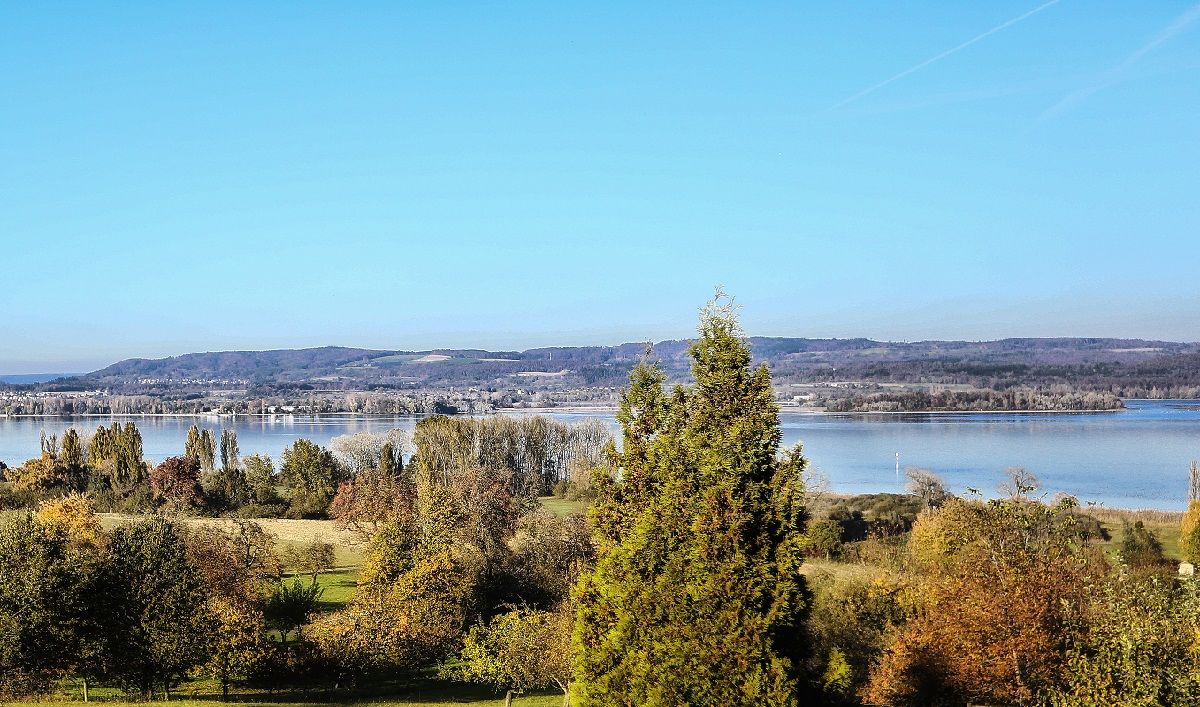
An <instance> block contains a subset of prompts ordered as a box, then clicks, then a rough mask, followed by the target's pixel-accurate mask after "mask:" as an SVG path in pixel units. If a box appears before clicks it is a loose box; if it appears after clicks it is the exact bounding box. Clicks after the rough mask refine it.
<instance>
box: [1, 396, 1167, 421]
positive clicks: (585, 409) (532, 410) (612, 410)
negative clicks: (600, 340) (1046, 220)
mask: <svg viewBox="0 0 1200 707" xmlns="http://www.w3.org/2000/svg"><path fill="white" fill-rule="evenodd" d="M1131 400H1132V398H1131ZM1139 400H1140V398H1139ZM1173 400H1178V401H1180V402H1182V401H1185V400H1189V401H1190V399H1188V398H1178V399H1176V398H1163V399H1161V400H1157V399H1156V402H1171V401H1173ZM618 409H619V408H617V407H616V406H599V405H597V406H578V405H564V406H562V407H528V408H495V409H493V410H490V411H488V412H456V413H449V414H448V415H449V416H455V417H471V416H480V415H514V414H533V415H552V414H556V413H557V414H563V415H586V414H589V413H595V414H599V415H614V414H616V413H617V411H618ZM779 412H780V414H787V415H829V416H837V417H861V416H868V415H996V414H1000V415H1096V414H1104V413H1120V412H1129V408H1128V407H1121V408H1112V409H1088V410H861V411H846V412H837V411H830V410H817V409H804V408H797V407H790V406H780V408H779ZM442 414H447V413H434V412H412V413H379V412H300V413H296V412H275V413H270V412H268V413H261V412H247V413H235V412H93V413H83V414H68V415H63V414H53V413H19V414H16V415H12V414H8V413H4V414H0V419H11V420H19V419H33V418H41V419H50V420H66V419H72V418H101V417H109V418H118V417H119V418H139V417H140V418H172V417H178V418H187V419H193V418H242V417H244V418H255V417H258V418H270V417H364V418H367V417H370V418H381V419H382V418H391V417H432V416H434V415H442Z"/></svg>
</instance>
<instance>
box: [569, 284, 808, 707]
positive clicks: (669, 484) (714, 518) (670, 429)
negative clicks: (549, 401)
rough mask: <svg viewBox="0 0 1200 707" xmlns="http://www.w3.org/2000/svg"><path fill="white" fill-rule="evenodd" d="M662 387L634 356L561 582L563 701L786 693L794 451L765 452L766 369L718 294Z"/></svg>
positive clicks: (796, 560)
mask: <svg viewBox="0 0 1200 707" xmlns="http://www.w3.org/2000/svg"><path fill="white" fill-rule="evenodd" d="M699 329H700V331H699V333H700V338H699V340H698V341H696V342H695V343H694V344H693V345H692V347H691V349H690V352H689V353H690V355H691V358H692V362H693V365H692V374H693V377H694V378H695V386H693V387H691V388H688V389H684V388H682V387H678V386H677V387H676V388H675V389H674V390H672V391H671V392H670V393H669V394H668V393H667V392H666V391H665V390H664V388H663V380H664V378H663V375H662V372H661V371H660V370H658V368H657V367H656V366H649V365H646V364H642V365H639V367H638V368H637V369H636V370H635V371H634V373H633V376H632V379H631V386H630V388H629V389H628V390H627V391H625V392H624V393H623V395H622V399H621V408H620V413H619V420H620V422H621V425H622V428H623V431H624V444H623V446H622V451H621V452H620V453H616V452H614V453H613V455H612V456H613V460H612V461H613V464H612V465H611V466H612V468H613V469H616V470H617V471H616V472H614V473H612V474H604V475H601V476H600V477H599V478H597V485H598V491H599V494H600V496H599V499H598V500H597V503H596V506H595V510H594V511H593V512H592V522H593V525H594V527H595V529H596V540H597V543H598V557H597V563H596V565H595V567H594V569H593V570H592V571H591V572H589V573H587V574H585V575H584V576H583V577H582V578H581V580H580V583H579V586H578V587H577V590H576V598H577V601H578V606H579V608H578V613H577V620H576V625H575V630H574V640H573V644H574V649H575V678H576V681H577V682H576V690H575V693H576V696H577V697H578V698H579V700H580V701H581V702H582V703H583V704H587V705H679V704H690V705H762V704H771V705H789V704H796V703H797V702H798V700H799V696H798V692H799V690H800V687H801V684H802V681H801V674H800V671H801V665H802V660H803V658H804V654H805V650H804V649H805V645H804V642H803V630H802V629H803V623H804V620H805V618H806V614H807V601H806V595H807V592H806V588H805V585H804V582H803V578H802V577H801V576H800V574H799V569H800V563H801V547H802V540H801V536H802V533H803V531H804V526H805V520H806V513H805V509H804V486H803V482H802V478H801V475H802V472H803V470H804V467H805V464H806V462H805V460H804V458H803V457H802V456H801V454H800V450H799V448H798V447H797V448H795V449H791V450H787V451H786V452H784V453H782V454H781V453H780V442H781V434H780V430H779V409H778V406H777V405H776V403H775V399H774V394H773V391H772V388H771V376H770V373H769V371H768V370H767V369H766V367H765V366H763V367H759V368H757V369H752V368H751V365H750V363H751V359H750V351H749V349H748V347H747V345H746V343H745V342H744V341H743V338H742V333H741V329H740V327H739V325H738V322H737V318H736V317H735V316H734V314H733V311H732V307H731V305H729V304H728V302H727V300H725V298H724V296H723V295H722V294H721V293H720V292H718V295H717V298H715V299H714V300H713V301H712V302H710V303H709V305H708V306H707V307H706V308H705V309H704V311H703V313H702V315H701V318H700V328H699Z"/></svg>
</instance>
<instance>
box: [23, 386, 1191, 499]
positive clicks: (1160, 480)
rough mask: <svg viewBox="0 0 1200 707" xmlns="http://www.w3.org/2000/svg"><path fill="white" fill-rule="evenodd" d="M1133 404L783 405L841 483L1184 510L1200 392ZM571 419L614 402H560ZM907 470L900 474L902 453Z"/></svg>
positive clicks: (87, 422)
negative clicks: (1025, 479) (1015, 472)
mask: <svg viewBox="0 0 1200 707" xmlns="http://www.w3.org/2000/svg"><path fill="white" fill-rule="evenodd" d="M1126 405H1127V407H1128V409H1127V410H1124V411H1120V412H1106V413H1092V414H1087V413H1080V414H1067V413H1056V414H1033V413H933V414H930V413H924V414H921V413H917V414H877V415H822V414H812V413H787V412H785V413H783V414H782V415H781V422H782V430H783V436H784V443H785V444H795V443H796V442H803V443H804V447H805V453H806V456H808V458H809V459H810V460H811V462H812V464H813V466H814V467H815V468H816V469H818V470H819V471H821V472H823V473H824V474H825V475H826V476H828V478H829V480H830V483H831V485H832V487H833V490H834V491H837V492H841V493H870V492H876V491H897V490H900V489H901V488H902V487H903V483H904V482H903V469H904V468H905V467H909V466H916V467H923V468H926V469H931V470H933V471H934V472H936V473H938V474H940V475H941V476H942V477H943V478H945V479H946V481H947V482H948V483H949V484H950V486H951V487H952V489H953V490H954V491H955V492H957V493H963V492H966V491H967V489H970V488H974V489H978V490H979V491H980V492H981V493H983V494H984V495H991V494H993V493H994V492H995V487H996V484H997V482H998V481H999V480H1000V478H1001V476H1002V474H1003V472H1004V470H1005V469H1006V468H1007V467H1011V466H1023V467H1025V468H1027V469H1029V470H1030V471H1032V472H1034V473H1035V474H1036V475H1037V476H1038V477H1039V478H1040V479H1041V480H1042V483H1043V487H1044V489H1043V490H1044V491H1046V492H1047V493H1051V494H1052V493H1054V492H1056V491H1064V492H1067V493H1071V494H1073V495H1075V496H1077V497H1079V499H1080V500H1081V501H1084V502H1087V501H1094V502H1097V503H1103V504H1105V505H1107V506H1112V507H1126V508H1159V509H1164V510H1182V509H1183V508H1184V506H1185V496H1186V492H1187V469H1188V464H1189V463H1190V462H1191V460H1193V459H1200V401H1196V400H1130V401H1127V402H1126ZM551 417H554V418H556V419H559V420H563V421H578V420H581V419H583V418H586V417H598V418H600V419H603V420H605V421H607V422H608V423H610V424H611V425H613V427H614V431H615V427H616V423H615V420H614V419H613V417H612V415H611V414H598V413H586V414H585V413H578V414H566V413H556V414H552V415H551ZM120 419H121V420H122V421H125V420H132V421H133V422H135V423H136V424H137V425H138V428H139V429H140V430H141V432H142V438H143V444H144V449H145V456H146V458H147V459H148V460H151V461H160V460H162V459H164V458H166V457H168V456H173V455H176V454H181V453H182V452H183V446H184V441H185V440H186V438H187V430H188V428H189V427H190V426H191V425H193V424H198V425H200V426H201V427H207V428H210V429H213V430H214V431H219V430H220V428H221V427H222V426H224V427H232V428H233V429H234V430H236V431H237V434H238V440H239V442H240V447H241V452H242V454H243V455H248V454H253V453H266V454H270V455H271V456H272V457H275V458H276V459H278V458H279V456H280V455H281V453H282V452H283V449H284V448H285V447H287V446H289V445H290V444H291V443H292V442H293V441H294V440H296V439H298V438H301V437H303V438H307V439H311V440H313V441H314V442H317V443H318V444H323V445H324V444H328V443H329V440H331V439H333V438H334V437H337V436H339V435H344V434H352V433H355V432H382V431H385V430H389V429H393V428H401V429H408V430H411V429H412V428H413V426H414V425H415V424H416V421H417V419H418V418H416V417H366V416H354V415H332V416H323V417H301V416H287V415H275V416H265V417H259V416H249V417H246V416H242V417H237V418H233V417H225V418H219V419H218V418H212V417H151V416H146V417H140V416H131V417H121V418H120ZM112 420H113V418H110V417H102V416H101V417H76V418H0V460H2V461H4V462H6V463H7V464H8V465H9V466H16V465H18V464H20V463H21V462H23V461H24V460H25V459H28V458H30V457H33V456H36V455H37V454H38V453H39V450H40V436H41V432H42V431H43V430H45V431H46V432H47V433H50V434H61V433H62V431H63V430H65V429H67V428H68V427H72V426H74V427H77V428H79V429H81V430H94V429H95V428H96V427H97V426H98V425H102V424H104V425H107V424H111V422H112ZM897 452H899V453H900V467H901V478H900V479H899V480H897V478H896V453H897Z"/></svg>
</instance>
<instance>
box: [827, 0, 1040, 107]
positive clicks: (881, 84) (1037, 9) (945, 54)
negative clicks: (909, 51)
mask: <svg viewBox="0 0 1200 707" xmlns="http://www.w3.org/2000/svg"><path fill="white" fill-rule="evenodd" d="M1058 2H1059V0H1050V1H1049V2H1047V3H1043V4H1041V5H1038V6H1037V7H1035V8H1033V9H1032V10H1030V11H1029V12H1026V13H1025V14H1023V15H1018V16H1017V17H1014V18H1012V19H1011V20H1009V21H1007V22H1004V23H1002V24H998V25H996V26H995V27H993V28H991V29H989V30H988V31H986V32H984V33H982V34H977V35H975V36H974V37H971V38H970V39H968V40H967V41H965V42H963V43H962V44H959V45H958V46H956V47H952V48H950V49H947V50H946V51H944V52H942V53H941V54H938V55H936V56H932V57H929V58H928V59H926V60H925V61H923V62H921V63H920V64H917V65H916V66H910V67H909V68H907V69H905V70H904V71H901V72H900V73H898V74H896V75H895V76H893V77H891V78H889V79H884V80H883V81H880V82H879V83H877V84H875V85H874V86H868V87H866V88H864V89H863V90H861V91H859V92H858V93H856V94H854V95H853V96H850V97H849V98H847V99H845V100H842V101H839V102H838V103H835V104H834V105H833V106H832V107H831V108H830V110H833V109H836V108H841V107H842V106H844V105H847V104H849V103H853V102H854V101H857V100H858V99H860V98H862V97H863V96H865V95H867V94H868V93H873V92H875V91H878V90H879V89H881V88H883V87H884V86H886V85H888V84H889V83H892V82H893V81H899V80H900V79H902V78H904V77H905V76H908V75H909V74H911V73H913V72H915V71H920V70H921V69H924V68H925V67H926V66H929V65H930V64H933V63H934V62H938V61H941V60H942V59H945V58H946V57H948V56H950V55H951V54H955V53H957V52H960V51H962V50H963V49H966V48H967V47H969V46H971V45H972V44H974V43H976V42H978V41H980V40H983V39H986V38H988V37H990V36H992V35H993V34H995V33H997V32H999V31H1000V30H1003V29H1008V28H1009V27H1012V26H1013V25H1015V24H1017V23H1018V22H1020V21H1021V20H1024V19H1027V18H1029V17H1032V16H1034V15H1036V14H1037V13H1039V12H1041V11H1042V10H1045V9H1046V8H1048V7H1050V6H1051V5H1056V4H1058Z"/></svg>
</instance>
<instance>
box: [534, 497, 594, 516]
mask: <svg viewBox="0 0 1200 707" xmlns="http://www.w3.org/2000/svg"><path fill="white" fill-rule="evenodd" d="M538 500H539V501H541V502H542V507H543V508H545V509H546V510H548V511H550V512H551V513H554V514H555V515H560V516H569V515H571V514H572V513H585V512H586V511H587V503H586V502H585V501H568V500H567V499H565V498H559V497H558V496H542V497H541V498H539V499H538Z"/></svg>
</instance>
